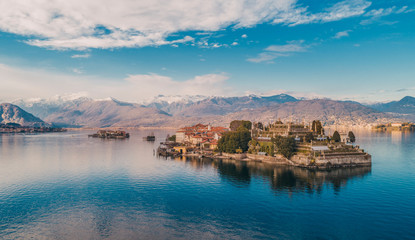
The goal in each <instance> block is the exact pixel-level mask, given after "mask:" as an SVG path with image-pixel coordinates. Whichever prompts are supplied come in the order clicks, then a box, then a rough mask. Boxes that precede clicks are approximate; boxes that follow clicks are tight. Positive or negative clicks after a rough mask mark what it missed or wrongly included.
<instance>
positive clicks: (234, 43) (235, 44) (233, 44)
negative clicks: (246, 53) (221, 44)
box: [231, 42, 239, 46]
mask: <svg viewBox="0 0 415 240" xmlns="http://www.w3.org/2000/svg"><path fill="white" fill-rule="evenodd" d="M238 44H239V43H238V42H233V43H232V44H231V45H232V46H237V45H238Z"/></svg>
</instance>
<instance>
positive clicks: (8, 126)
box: [0, 123, 67, 134]
mask: <svg viewBox="0 0 415 240" xmlns="http://www.w3.org/2000/svg"><path fill="white" fill-rule="evenodd" d="M66 131H67V130H66V129H65V128H56V127H29V126H22V125H20V124H18V123H5V124H0V133H25V134H27V133H48V132H66Z"/></svg>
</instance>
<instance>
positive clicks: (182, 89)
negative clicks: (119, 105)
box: [125, 74, 230, 98]
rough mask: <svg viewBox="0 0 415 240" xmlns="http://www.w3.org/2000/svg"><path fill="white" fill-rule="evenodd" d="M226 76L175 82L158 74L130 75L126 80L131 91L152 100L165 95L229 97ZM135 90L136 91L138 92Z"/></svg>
mask: <svg viewBox="0 0 415 240" xmlns="http://www.w3.org/2000/svg"><path fill="white" fill-rule="evenodd" d="M227 79H228V77H227V76H226V75H225V74H207V75H201V76H195V77H194V78H192V79H188V80H186V81H174V80H173V79H172V78H170V77H167V76H162V75H158V74H143V75H130V76H128V77H127V78H126V79H125V80H126V81H127V82H128V83H129V84H128V85H129V87H128V88H129V89H136V90H140V89H143V90H144V91H141V92H142V93H141V94H140V96H141V97H145V98H150V97H153V96H155V95H158V94H163V95H204V96H214V95H229V94H230V91H229V90H230V89H229V88H228V87H227V86H226V84H225V82H226V80H227ZM136 90H135V91H136Z"/></svg>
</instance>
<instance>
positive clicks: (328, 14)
mask: <svg viewBox="0 0 415 240" xmlns="http://www.w3.org/2000/svg"><path fill="white" fill-rule="evenodd" d="M370 5H371V2H369V1H366V0H347V1H342V2H338V3H336V4H334V5H333V6H331V7H329V8H326V9H325V10H324V11H323V12H320V13H310V12H309V11H308V8H307V7H296V8H293V9H292V10H291V11H287V12H282V13H281V14H279V15H278V16H276V18H275V19H274V20H273V22H274V23H282V24H286V25H289V26H296V25H299V24H309V23H325V22H333V21H338V20H341V19H344V18H349V17H355V16H359V15H362V14H364V13H365V10H366V9H367V8H368V7H369V6H370Z"/></svg>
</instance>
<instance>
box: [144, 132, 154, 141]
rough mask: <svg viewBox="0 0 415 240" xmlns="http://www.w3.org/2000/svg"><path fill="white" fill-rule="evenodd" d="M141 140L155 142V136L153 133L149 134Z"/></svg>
mask: <svg viewBox="0 0 415 240" xmlns="http://www.w3.org/2000/svg"><path fill="white" fill-rule="evenodd" d="M143 140H145V141H149V142H153V141H156V136H154V133H151V134H150V135H148V136H147V137H143Z"/></svg>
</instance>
